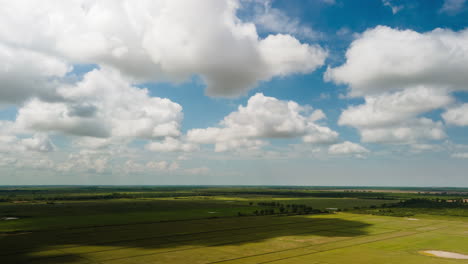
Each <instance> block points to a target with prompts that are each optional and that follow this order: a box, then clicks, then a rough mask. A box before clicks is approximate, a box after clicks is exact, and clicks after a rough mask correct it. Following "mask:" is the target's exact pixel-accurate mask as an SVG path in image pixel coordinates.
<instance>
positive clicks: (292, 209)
mask: <svg viewBox="0 0 468 264" xmlns="http://www.w3.org/2000/svg"><path fill="white" fill-rule="evenodd" d="M249 204H250V205H252V203H249ZM257 205H258V206H264V207H270V208H265V209H261V210H255V211H254V212H253V214H254V215H257V216H258V215H284V214H286V215H303V214H323V213H330V212H329V211H326V210H320V209H314V208H312V207H310V206H307V205H305V204H282V203H278V202H259V203H257ZM271 207H273V208H271ZM237 215H238V216H244V215H245V214H243V213H241V212H239V213H238V214H237Z"/></svg>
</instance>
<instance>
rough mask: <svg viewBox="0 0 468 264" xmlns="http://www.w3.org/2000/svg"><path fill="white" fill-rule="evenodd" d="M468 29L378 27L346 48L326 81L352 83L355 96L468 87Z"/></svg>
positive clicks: (329, 71) (465, 88) (326, 75)
mask: <svg viewBox="0 0 468 264" xmlns="http://www.w3.org/2000/svg"><path fill="white" fill-rule="evenodd" d="M467 71H468V30H462V31H458V32H454V31H451V30H448V29H435V30H433V31H430V32H426V33H418V32H415V31H412V30H398V29H392V28H389V27H386V26H378V27H376V28H373V29H369V30H367V31H365V32H364V33H363V34H362V35H361V36H360V37H359V38H358V39H356V40H355V41H353V43H352V44H351V46H350V47H349V49H348V50H347V52H346V63H344V64H343V65H341V66H338V67H336V68H329V69H328V70H327V72H326V73H325V80H328V81H333V82H335V83H337V84H347V85H349V88H350V95H351V96H365V95H370V94H379V93H381V92H384V91H398V90H403V89H406V88H412V87H414V86H426V87H430V88H443V89H449V90H467V89H468V86H466V83H467V82H468V76H467V74H466V72H467Z"/></svg>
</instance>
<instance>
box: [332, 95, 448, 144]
mask: <svg viewBox="0 0 468 264" xmlns="http://www.w3.org/2000/svg"><path fill="white" fill-rule="evenodd" d="M364 99H365V103H364V104H361V105H357V106H350V107H348V108H347V109H345V110H344V111H343V112H342V114H341V116H340V118H339V120H338V123H339V124H340V125H348V126H353V127H356V128H358V129H359V131H360V134H361V138H362V140H363V141H365V142H377V143H408V142H415V141H418V140H419V139H421V140H423V139H427V140H438V139H442V138H444V137H445V136H446V135H445V132H444V128H443V125H442V123H441V122H434V121H432V120H430V119H428V118H423V117H419V116H420V115H421V114H423V113H425V112H428V111H432V110H435V109H439V108H441V107H444V106H447V105H449V104H450V103H452V102H453V98H452V97H451V96H450V95H448V94H446V93H445V92H444V91H439V90H435V89H427V88H425V87H417V88H413V89H407V90H403V91H399V92H394V93H388V92H386V93H383V94H381V95H371V96H366V97H365V98H364Z"/></svg>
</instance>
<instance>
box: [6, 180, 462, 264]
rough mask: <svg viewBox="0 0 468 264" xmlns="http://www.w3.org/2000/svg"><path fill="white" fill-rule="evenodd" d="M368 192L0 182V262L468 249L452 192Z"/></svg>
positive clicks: (321, 256)
mask: <svg viewBox="0 0 468 264" xmlns="http://www.w3.org/2000/svg"><path fill="white" fill-rule="evenodd" d="M369 191H371V190H370V189H363V190H358V189H356V190H328V191H327V190H325V189H312V188H286V187H279V188H277V189H275V188H273V187H264V188H260V187H249V188H240V187H216V188H214V187H213V188H209V187H199V186H197V187H131V186H124V187H109V186H102V187H90V186H83V187H66V186H62V187H4V188H2V189H0V198H1V199H2V200H1V201H2V202H0V219H1V220H0V247H1V248H2V251H1V252H0V263H110V264H117V263H187V262H188V260H190V262H193V263H216V262H219V261H222V262H224V263H228V264H229V263H232V264H234V263H266V262H275V263H299V264H300V263H350V262H349V260H355V261H356V262H355V263H384V264H385V263H395V262H401V263H454V262H453V260H448V261H449V262H444V260H440V259H436V258H433V257H428V256H424V255H421V254H418V252H419V251H420V250H425V249H439V250H447V251H453V252H459V253H463V254H468V248H466V245H467V244H468V235H467V234H468V226H467V224H468V218H467V216H468V214H467V211H468V210H467V209H468V203H464V202H463V201H464V200H462V199H466V194H464V193H463V192H462V190H459V189H457V190H455V191H454V190H452V191H450V190H445V191H444V192H447V193H444V194H440V193H438V192H439V191H437V194H438V195H437V194H436V191H430V194H427V193H418V191H419V192H421V190H413V191H411V192H409V190H407V189H405V190H402V192H388V190H385V192H378V191H379V190H375V189H372V191H371V192H369ZM344 194H349V195H344ZM394 216H398V217H394ZM410 217H411V218H410ZM434 247H436V248H434ZM450 261H451V262H450Z"/></svg>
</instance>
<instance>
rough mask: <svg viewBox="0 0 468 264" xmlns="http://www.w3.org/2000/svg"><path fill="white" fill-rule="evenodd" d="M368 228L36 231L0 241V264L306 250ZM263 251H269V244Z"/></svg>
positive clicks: (190, 223)
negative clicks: (260, 246) (272, 245)
mask: <svg viewBox="0 0 468 264" xmlns="http://www.w3.org/2000/svg"><path fill="white" fill-rule="evenodd" d="M369 226H371V224H368V223H364V222H360V221H355V220H346V219H340V218H325V217H317V216H316V217H313V218H311V217H307V216H294V217H281V216H261V217H260V216H259V217H230V218H217V219H202V220H184V221H170V222H159V223H142V224H128V225H110V226H100V227H86V228H74V229H62V230H49V231H38V232H32V233H28V234H21V235H10V236H3V237H0V246H1V247H2V249H7V250H2V252H0V262H2V263H28V264H29V263H77V262H80V263H81V262H82V261H84V262H85V263H87V262H86V261H91V262H93V261H94V257H96V256H99V261H103V260H113V259H125V258H126V257H128V256H140V255H145V256H146V255H157V254H164V253H167V252H169V251H170V252H177V251H180V252H183V251H186V250H189V249H193V248H200V247H221V246H223V247H224V246H234V247H236V246H239V247H240V246H242V245H246V244H249V243H257V242H265V241H267V240H270V239H274V238H282V241H286V242H291V243H296V244H298V246H307V245H312V244H313V243H314V242H313V241H311V240H310V239H309V238H311V239H312V240H313V239H314V237H315V238H319V239H321V240H322V241H323V239H325V240H326V239H327V238H338V237H355V236H362V235H366V234H367V232H366V231H365V229H366V228H367V227H369ZM306 237H307V239H305V238H306ZM303 238H304V239H303ZM266 250H267V252H268V251H274V249H269V248H268V246H266ZM38 251H41V252H40V253H38ZM125 251H128V256H127V255H125V254H126V253H125ZM227 255H229V254H227ZM99 261H98V262H99Z"/></svg>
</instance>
